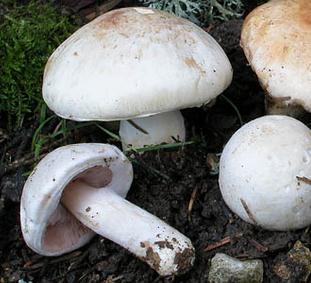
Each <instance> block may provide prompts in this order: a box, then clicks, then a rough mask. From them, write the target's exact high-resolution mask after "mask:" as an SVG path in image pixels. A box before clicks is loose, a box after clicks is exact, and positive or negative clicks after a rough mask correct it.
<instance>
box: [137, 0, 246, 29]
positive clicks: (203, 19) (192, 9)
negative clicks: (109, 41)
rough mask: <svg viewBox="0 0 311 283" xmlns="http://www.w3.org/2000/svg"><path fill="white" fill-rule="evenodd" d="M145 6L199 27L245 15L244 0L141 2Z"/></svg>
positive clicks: (165, 0)
mask: <svg viewBox="0 0 311 283" xmlns="http://www.w3.org/2000/svg"><path fill="white" fill-rule="evenodd" d="M139 2H141V3H142V4H143V5H145V6H148V7H151V8H155V9H159V10H164V11H167V12H169V13H171V14H175V15H176V16H179V17H183V18H186V19H188V20H190V21H192V22H194V23H196V24H198V25H201V26H205V25H208V24H209V23H210V22H212V21H213V20H215V19H219V20H221V21H226V20H229V19H232V18H239V17H241V16H242V14H243V3H242V0H201V1H197V0H139Z"/></svg>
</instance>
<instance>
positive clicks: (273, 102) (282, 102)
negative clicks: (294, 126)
mask: <svg viewBox="0 0 311 283" xmlns="http://www.w3.org/2000/svg"><path fill="white" fill-rule="evenodd" d="M265 109H266V113H267V114H268V115H286V116H290V117H294V118H302V117H304V116H305V115H306V114H307V112H306V111H305V110H304V108H303V107H302V106H301V105H299V104H298V103H295V102H291V98H290V97H288V98H287V97H284V98H282V97H276V98H273V97H271V96H269V95H266V98H265Z"/></svg>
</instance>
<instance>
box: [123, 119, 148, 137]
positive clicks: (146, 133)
mask: <svg viewBox="0 0 311 283" xmlns="http://www.w3.org/2000/svg"><path fill="white" fill-rule="evenodd" d="M127 122H128V123H130V124H131V125H132V126H133V127H134V128H136V129H137V130H138V131H141V132H142V133H143V134H145V135H149V133H148V132H147V131H146V130H145V129H143V128H142V127H141V126H139V125H137V124H136V123H135V122H134V121H133V120H127Z"/></svg>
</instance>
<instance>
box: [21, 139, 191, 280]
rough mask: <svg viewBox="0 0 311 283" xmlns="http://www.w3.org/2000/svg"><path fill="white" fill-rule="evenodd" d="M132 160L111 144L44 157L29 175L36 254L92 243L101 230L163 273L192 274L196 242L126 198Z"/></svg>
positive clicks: (25, 206)
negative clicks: (187, 272)
mask: <svg viewBox="0 0 311 283" xmlns="http://www.w3.org/2000/svg"><path fill="white" fill-rule="evenodd" d="M132 179H133V170H132V165H131V163H130V161H129V160H128V159H127V158H126V157H125V156H124V155H123V153H122V152H121V151H120V150H119V149H118V148H116V147H114V146H111V145H107V144H75V145H68V146H64V147H61V148H59V149H57V150H55V151H53V152H51V153H49V154H48V155H47V156H46V157H44V158H43V159H42V160H41V161H40V162H39V164H38V165H37V166H36V168H35V169H34V171H33V172H32V174H31V175H30V176H29V178H28V179H27V181H26V183H25V186H24V189H23V193H22V198H21V227H22V232H23V236H24V239H25V241H26V243H27V245H28V246H29V247H30V248H31V249H33V250H34V251H35V252H37V253H39V254H42V255H46V256H57V255H61V254H63V253H67V252H70V251H72V250H74V249H77V248H79V247H81V246H83V245H84V244H85V243H87V242H88V241H89V240H90V239H91V238H92V237H93V236H94V235H95V233H97V234H100V235H102V236H103V237H105V238H107V239H110V240H112V241H113V242H115V243H117V244H119V245H121V246H122V247H124V248H126V249H127V250H129V251H130V252H132V253H133V254H135V255H136V256H137V257H139V258H140V259H141V260H143V261H145V262H146V263H148V264H149V265H150V266H151V267H152V268H153V269H155V270H156V271H157V272H158V273H159V274H160V275H162V276H168V275H174V274H180V273H183V272H186V271H187V270H188V269H189V268H190V267H191V266H192V264H193V262H194V248H193V246H192V244H191V241H190V240H189V239H188V238H187V237H185V236H184V235H183V234H181V233H180V232H179V231H177V230H176V229H174V228H172V227H170V226H169V225H168V224H166V223H165V222H163V221H162V220H160V219H159V218H157V217H155V216H154V215H152V214H150V213H148V212H147V211H145V210H143V209H141V208H139V207H138V206H136V205H134V204H132V203H130V202H128V201H126V200H125V199H124V197H125V196H126V194H127V192H128V190H129V188H130V185H131V183H132Z"/></svg>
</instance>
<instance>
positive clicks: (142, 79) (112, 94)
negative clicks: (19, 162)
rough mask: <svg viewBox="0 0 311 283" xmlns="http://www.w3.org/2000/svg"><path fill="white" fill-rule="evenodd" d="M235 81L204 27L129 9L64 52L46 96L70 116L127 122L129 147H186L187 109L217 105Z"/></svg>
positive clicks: (55, 58) (82, 32) (100, 21)
mask: <svg viewBox="0 0 311 283" xmlns="http://www.w3.org/2000/svg"><path fill="white" fill-rule="evenodd" d="M231 80H232V67H231V64H230V62H229V60H228V58H227V56H226V54H225V53H224V51H223V50H222V48H221V47H220V46H219V44H218V43H217V42H216V41H215V40H214V39H213V38H212V37H211V36H210V35H209V34H208V33H207V32H205V31H204V30H203V29H201V28H199V27H198V26H196V25H195V24H193V23H191V22H190V21H188V20H185V19H182V18H178V17H176V16H173V15H170V14H168V13H165V12H161V11H158V10H153V9H148V8H123V9H118V10H113V11H111V12H109V13H106V14H103V15H101V16H99V17H98V18H96V19H95V20H94V21H92V22H90V23H88V24H87V25H85V26H83V27H82V28H80V29H79V30H78V31H76V32H75V33H74V34H73V35H72V36H70V37H69V38H68V39H67V40H66V41H65V42H64V43H63V44H61V45H60V46H59V47H58V48H57V49H56V51H55V52H54V53H53V54H52V55H51V57H50V58H49V60H48V62H47V65H46V67H45V71H44V80H43V89H42V91H43V98H44V100H45V102H46V104H47V105H48V107H49V108H50V109H51V110H53V111H54V112H55V113H56V114H57V115H59V116H61V117H63V118H66V119H72V120H76V121H89V120H97V121H113V120H121V123H120V124H121V125H120V136H121V139H122V144H123V148H124V149H125V148H127V147H129V146H133V147H141V146H143V145H148V144H160V143H163V142H165V143H172V142H174V141H176V140H180V141H184V140H185V126H184V120H183V117H182V115H181V113H180V111H179V109H183V108H187V107H199V106H201V105H203V104H206V103H209V102H210V101H211V100H213V99H214V98H215V97H216V96H217V95H219V94H220V93H221V92H223V90H224V89H226V88H227V87H228V85H229V84H230V83H231ZM146 117H147V118H146Z"/></svg>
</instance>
